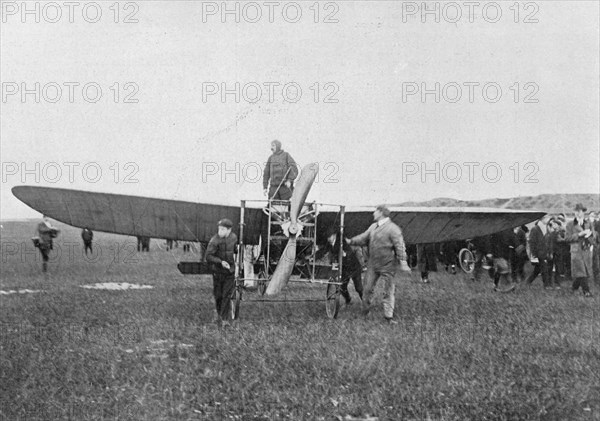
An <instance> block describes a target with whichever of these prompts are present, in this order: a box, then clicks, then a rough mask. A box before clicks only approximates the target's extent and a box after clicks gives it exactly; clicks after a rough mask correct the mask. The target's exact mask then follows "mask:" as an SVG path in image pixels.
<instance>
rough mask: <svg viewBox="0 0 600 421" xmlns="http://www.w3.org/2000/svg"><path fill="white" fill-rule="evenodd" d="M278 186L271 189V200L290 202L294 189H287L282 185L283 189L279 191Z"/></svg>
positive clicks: (280, 188)
mask: <svg viewBox="0 0 600 421" xmlns="http://www.w3.org/2000/svg"><path fill="white" fill-rule="evenodd" d="M277 187H278V185H277V186H271V188H270V189H269V199H271V200H290V199H291V198H292V191H293V190H294V187H293V186H292V187H291V188H287V187H286V186H285V184H284V183H281V187H279V190H277Z"/></svg>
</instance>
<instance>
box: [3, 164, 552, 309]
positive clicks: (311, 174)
mask: <svg viewBox="0 0 600 421" xmlns="http://www.w3.org/2000/svg"><path fill="white" fill-rule="evenodd" d="M317 173H318V164H316V163H314V164H309V165H306V166H305V167H304V168H303V169H302V171H301V173H300V176H299V178H298V180H297V182H296V186H295V189H294V192H293V195H292V198H291V199H290V201H289V202H288V201H284V202H282V201H271V200H269V201H266V200H262V201H260V200H242V201H241V203H240V206H239V207H237V206H226V205H219V204H215V203H208V202H206V203H193V202H185V201H177V200H167V199H158V198H146V197H139V196H128V195H118V194H110V193H95V192H88V191H81V190H71V189H61V188H49V187H37V186H17V187H14V188H13V189H12V192H13V194H14V195H15V196H16V197H17V198H18V199H19V200H21V201H22V202H24V203H25V204H27V205H28V206H30V207H31V208H33V209H35V210H37V211H39V212H41V213H43V214H45V215H48V216H49V217H51V218H53V219H56V220H57V221H61V222H64V223H66V224H68V225H71V226H74V227H79V228H83V227H88V228H89V229H92V230H95V231H103V232H109V233H115V234H123V235H131V236H138V237H140V236H145V237H152V238H162V239H167V240H180V241H193V242H200V243H208V241H209V240H210V238H211V237H212V236H213V235H214V234H215V233H216V226H217V222H218V221H219V220H220V219H222V218H229V219H230V220H232V221H233V223H234V226H238V227H239V231H238V232H237V234H238V238H239V250H240V251H242V252H243V250H244V247H245V246H247V245H260V249H261V252H260V258H259V259H258V261H260V262H261V263H260V264H259V265H254V267H255V268H256V267H257V266H258V268H257V271H258V275H259V276H258V282H259V290H260V291H261V292H263V293H264V292H266V294H267V295H276V294H278V293H279V292H281V290H282V289H283V288H284V287H285V285H286V284H287V282H288V280H289V279H290V276H291V275H292V273H293V272H294V270H295V269H296V270H297V271H298V270H299V271H300V272H302V271H303V270H304V275H305V277H306V278H308V282H319V279H322V278H323V277H325V279H327V280H326V281H325V282H321V283H326V284H327V285H328V292H327V298H326V304H327V313H328V315H329V316H330V317H335V316H336V315H337V310H338V308H339V285H340V273H341V264H342V256H341V253H342V251H341V250H340V256H339V259H338V262H337V265H335V270H334V271H333V272H331V271H330V272H328V273H326V274H325V275H323V274H322V271H319V270H317V268H316V265H315V262H314V260H312V267H311V268H309V270H306V267H307V264H306V262H308V261H311V259H310V257H311V256H314V254H315V252H316V249H317V244H323V243H324V242H325V238H326V233H327V230H328V229H330V227H335V228H337V229H338V230H339V231H340V234H341V235H342V238H343V236H344V235H346V236H349V237H350V236H354V235H357V234H360V233H361V232H364V231H365V230H366V229H368V227H369V226H370V224H371V223H372V222H373V214H372V209H373V205H371V206H370V208H366V207H362V208H352V209H346V207H345V206H341V205H328V204H322V203H316V202H312V203H308V204H305V202H306V198H307V196H308V193H309V191H310V188H311V186H312V184H313V182H314V180H315V178H316V176H317ZM543 215H544V213H543V212H537V211H523V210H508V209H494V208H411V207H396V208H392V209H391V215H390V218H391V220H392V221H394V222H395V223H396V224H397V225H398V226H400V227H401V228H402V232H403V235H404V241H405V242H406V243H407V244H423V243H438V242H444V241H451V240H464V239H467V238H475V237H481V236H485V235H489V234H492V233H496V232H499V231H503V230H506V229H509V228H513V227H516V226H520V225H523V224H526V223H529V222H532V221H534V220H536V219H539V218H540V217H541V216H543ZM340 249H341V248H340ZM240 254H243V253H238V255H240ZM240 260H241V259H239V258H238V262H239V261H240ZM243 267H244V265H243V263H236V278H237V279H236V285H237V286H238V287H236V292H235V294H234V297H233V299H234V301H235V304H234V306H232V307H233V309H234V310H233V311H234V314H233V315H234V317H236V316H237V310H238V309H239V301H240V299H241V292H242V288H243V285H244V280H245V279H247V278H245V277H244V274H243V271H244V269H243ZM180 270H181V271H182V272H185V273H205V272H206V266H205V265H204V266H203V265H201V264H199V263H198V264H196V265H194V266H193V267H192V268H191V269H190V265H185V264H180ZM252 279H255V278H252Z"/></svg>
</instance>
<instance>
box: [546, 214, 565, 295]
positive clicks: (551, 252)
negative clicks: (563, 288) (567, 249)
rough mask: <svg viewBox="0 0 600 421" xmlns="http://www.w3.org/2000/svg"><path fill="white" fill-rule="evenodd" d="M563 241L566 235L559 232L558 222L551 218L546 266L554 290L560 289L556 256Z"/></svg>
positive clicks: (547, 236) (549, 282)
mask: <svg viewBox="0 0 600 421" xmlns="http://www.w3.org/2000/svg"><path fill="white" fill-rule="evenodd" d="M561 236H562V237H561ZM561 241H564V234H563V233H562V232H560V231H559V230H558V221H557V220H556V219H554V218H550V220H549V221H548V234H546V254H547V259H546V265H547V270H548V284H549V285H552V284H554V289H560V274H559V272H558V260H557V259H555V257H554V256H556V253H557V250H558V248H559V247H560V243H561ZM555 269H556V271H555Z"/></svg>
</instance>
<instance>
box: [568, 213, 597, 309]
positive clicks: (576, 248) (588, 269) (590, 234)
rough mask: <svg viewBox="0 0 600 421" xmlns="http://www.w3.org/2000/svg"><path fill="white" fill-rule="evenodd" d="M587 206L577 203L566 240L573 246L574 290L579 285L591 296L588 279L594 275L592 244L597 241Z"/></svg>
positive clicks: (569, 223) (587, 295)
mask: <svg viewBox="0 0 600 421" xmlns="http://www.w3.org/2000/svg"><path fill="white" fill-rule="evenodd" d="M586 211H587V209H586V207H585V206H583V205H582V204H581V203H578V204H577V205H575V219H574V220H572V221H569V222H568V223H567V230H566V234H565V241H566V242H568V243H569V244H570V246H571V277H572V278H573V292H575V291H577V290H578V289H579V287H581V289H582V290H583V294H584V295H585V296H586V297H591V296H592V294H591V292H590V287H589V283H588V282H589V281H588V279H589V278H590V277H591V276H594V275H593V273H594V272H593V270H592V248H591V246H592V244H593V243H594V241H595V237H594V230H593V228H592V226H591V224H590V221H588V220H586V219H585V212H586Z"/></svg>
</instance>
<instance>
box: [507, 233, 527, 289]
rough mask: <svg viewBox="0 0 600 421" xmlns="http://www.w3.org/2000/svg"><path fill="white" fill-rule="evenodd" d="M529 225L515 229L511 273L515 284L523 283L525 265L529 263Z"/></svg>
mask: <svg viewBox="0 0 600 421" xmlns="http://www.w3.org/2000/svg"><path fill="white" fill-rule="evenodd" d="M528 232H529V228H527V225H521V226H520V227H517V228H515V229H514V233H515V236H514V240H513V246H514V249H513V253H512V255H511V261H510V266H511V272H512V278H513V282H521V281H523V280H524V279H525V263H526V262H527V233H528Z"/></svg>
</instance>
